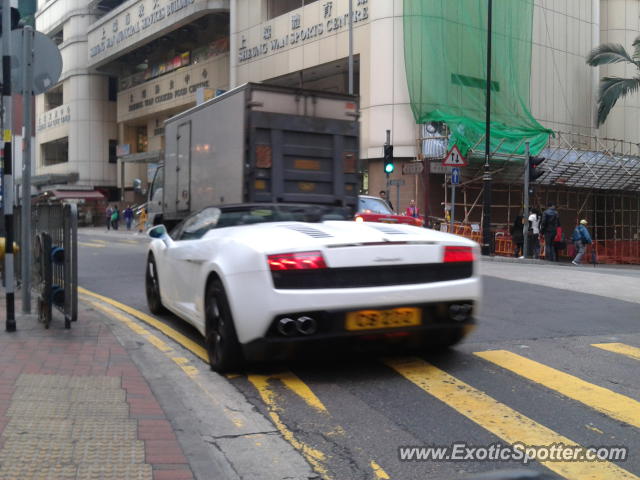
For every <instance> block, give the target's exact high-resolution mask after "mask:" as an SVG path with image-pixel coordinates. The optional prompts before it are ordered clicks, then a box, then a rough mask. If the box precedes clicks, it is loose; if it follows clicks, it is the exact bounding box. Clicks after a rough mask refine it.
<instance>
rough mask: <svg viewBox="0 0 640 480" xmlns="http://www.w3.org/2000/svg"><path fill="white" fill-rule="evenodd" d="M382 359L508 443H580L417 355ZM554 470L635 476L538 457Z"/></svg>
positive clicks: (581, 475)
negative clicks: (543, 459)
mask: <svg viewBox="0 0 640 480" xmlns="http://www.w3.org/2000/svg"><path fill="white" fill-rule="evenodd" d="M385 363H386V364H387V365H388V366H389V367H391V368H393V369H394V370H395V371H396V372H398V373H399V374H400V375H402V376H403V377H405V378H406V379H407V380H409V381H411V382H412V383H414V384H415V385H416V386H418V387H419V388H421V389H422V390H424V391H425V392H427V393H429V394H430V395H433V396H434V397H435V398H437V399H438V400H440V401H442V402H444V403H445V404H446V405H448V406H449V407H451V408H453V409H454V410H456V411H457V412H459V413H461V414H462V415H464V416H465V417H467V418H469V419H470V420H472V421H473V422H475V423H477V424H478V425H480V426H481V427H482V428H484V429H486V430H488V431H489V432H491V433H493V434H494V435H496V436H498V437H499V438H501V439H502V440H504V441H505V442H507V443H509V444H515V443H523V444H525V445H530V446H542V445H545V446H546V445H554V444H563V445H565V446H568V447H578V448H580V445H579V444H577V443H576V442H574V441H573V440H571V439H569V438H567V437H564V436H562V435H560V434H558V433H556V432H554V431H553V430H551V429H549V428H547V427H545V426H544V425H541V424H539V423H537V422H536V421H534V420H532V419H531V418H528V417H526V416H524V415H522V414H521V413H519V412H518V411H516V410H513V409H512V408H510V407H508V406H506V405H504V404H502V403H500V402H498V401H497V400H495V399H494V398H492V397H490V396H489V395H487V394H486V393H484V392H482V391H480V390H477V389H475V388H473V387H472V386H471V385H468V384H466V383H464V382H462V381H461V380H458V379H457V378H455V377H453V376H451V375H449V374H448V373H446V372H444V371H443V370H440V369H439V368H437V367H435V366H433V365H431V364H430V363H427V362H425V361H424V360H422V359H418V358H406V359H387V360H385ZM540 463H541V464H542V465H544V466H545V467H547V468H548V469H550V470H552V471H554V472H556V473H557V474H559V475H561V476H563V477H565V478H567V479H571V480H573V479H575V480H585V479H590V480H605V479H612V478H615V479H625V480H627V479H635V480H638V477H636V476H635V475H633V474H632V473H630V472H628V471H626V470H624V469H622V468H620V467H618V466H617V465H616V464H614V463H611V462H606V461H598V462H575V461H540Z"/></svg>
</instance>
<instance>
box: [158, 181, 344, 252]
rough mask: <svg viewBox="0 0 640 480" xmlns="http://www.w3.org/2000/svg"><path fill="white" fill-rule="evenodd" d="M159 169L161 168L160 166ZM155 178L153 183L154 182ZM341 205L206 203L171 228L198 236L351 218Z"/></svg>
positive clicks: (180, 236) (175, 233)
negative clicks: (228, 229)
mask: <svg viewBox="0 0 640 480" xmlns="http://www.w3.org/2000/svg"><path fill="white" fill-rule="evenodd" d="M158 172H160V169H158ZM155 183H156V182H155V180H154V186H155ZM352 219H353V215H351V213H350V212H349V211H348V210H347V209H346V208H342V207H334V206H330V205H303V204H301V205H272V204H264V205H260V206H241V207H220V208H216V207H207V208H205V209H204V210H201V211H199V212H198V213H195V214H193V215H191V216H190V217H188V218H187V219H186V220H185V221H184V222H182V223H180V224H178V225H177V226H176V227H175V229H174V230H172V231H171V238H173V239H174V240H197V239H199V238H202V237H203V236H204V235H205V234H206V233H207V232H208V231H209V230H212V229H214V228H226V227H238V226H241V225H254V224H256V223H270V222H323V221H325V220H352Z"/></svg>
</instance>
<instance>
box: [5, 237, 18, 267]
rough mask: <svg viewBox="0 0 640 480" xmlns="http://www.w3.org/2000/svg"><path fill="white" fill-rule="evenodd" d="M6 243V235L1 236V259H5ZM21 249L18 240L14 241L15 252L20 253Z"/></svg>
mask: <svg viewBox="0 0 640 480" xmlns="http://www.w3.org/2000/svg"><path fill="white" fill-rule="evenodd" d="M4 244H5V239H4V237H0V261H2V260H4ZM19 251H20V247H18V245H17V244H16V242H13V253H18V252H19Z"/></svg>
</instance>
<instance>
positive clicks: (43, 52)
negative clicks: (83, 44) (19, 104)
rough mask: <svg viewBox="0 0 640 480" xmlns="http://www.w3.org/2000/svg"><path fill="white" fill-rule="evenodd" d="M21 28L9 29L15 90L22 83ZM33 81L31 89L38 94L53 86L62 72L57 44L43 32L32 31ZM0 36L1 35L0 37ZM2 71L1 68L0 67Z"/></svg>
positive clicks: (18, 89) (20, 86) (0, 69)
mask: <svg viewBox="0 0 640 480" xmlns="http://www.w3.org/2000/svg"><path fill="white" fill-rule="evenodd" d="M22 34H23V30H22V29H17V30H12V31H11V84H12V88H13V89H14V91H16V92H21V91H22V88H23V85H22V70H23V65H22V59H23V54H22V39H23V37H22ZM33 35H34V36H33V62H32V63H33V82H32V84H31V89H32V90H33V93H34V95H39V94H41V93H44V92H46V91H47V90H49V88H51V87H53V86H54V85H55V84H56V83H57V82H58V79H59V78H60V73H61V72H62V56H61V55H60V50H58V46H57V45H56V44H55V43H54V42H53V40H51V39H50V38H49V37H47V36H46V35H45V34H44V33H41V32H36V31H34V32H33ZM0 38H1V37H0ZM0 72H2V68H0Z"/></svg>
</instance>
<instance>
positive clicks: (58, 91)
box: [44, 85, 64, 112]
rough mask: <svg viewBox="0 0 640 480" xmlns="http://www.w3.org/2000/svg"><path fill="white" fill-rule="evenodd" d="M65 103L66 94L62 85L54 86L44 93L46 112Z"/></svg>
mask: <svg viewBox="0 0 640 480" xmlns="http://www.w3.org/2000/svg"><path fill="white" fill-rule="evenodd" d="M63 103H64V95H63V91H62V85H58V86H57V87H54V88H52V89H51V90H49V91H48V92H47V93H45V94H44V110H45V112H47V111H49V110H52V109H54V108H58V107H59V106H61V105H62V104H63Z"/></svg>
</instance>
